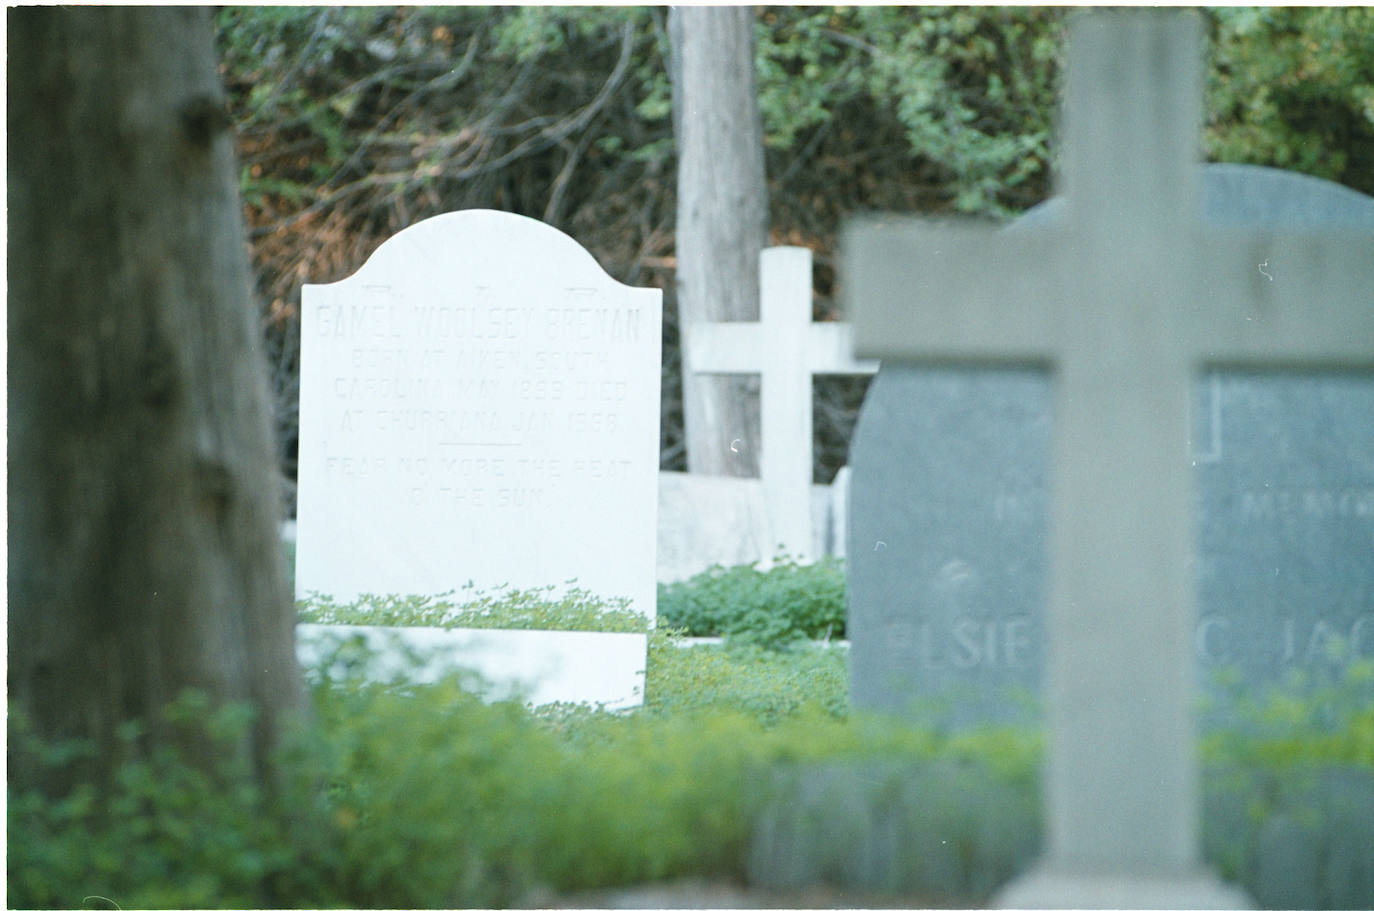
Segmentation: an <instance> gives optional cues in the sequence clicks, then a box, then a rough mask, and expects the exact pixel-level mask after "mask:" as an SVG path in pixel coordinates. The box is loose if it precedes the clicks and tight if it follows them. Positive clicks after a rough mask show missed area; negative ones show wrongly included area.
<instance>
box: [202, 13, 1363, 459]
mask: <svg viewBox="0 0 1374 911" xmlns="http://www.w3.org/2000/svg"><path fill="white" fill-rule="evenodd" d="M1205 16H1206V22H1207V30H1208V35H1209V42H1210V46H1209V51H1210V54H1211V61H1212V62H1211V66H1210V68H1209V71H1208V92H1207V109H1208V122H1207V129H1206V152H1207V155H1208V157H1209V158H1211V159H1212V160H1220V161H1238V162H1250V163H1255V164H1269V165H1276V166H1280V167H1287V168H1293V169H1297V170H1300V171H1305V172H1308V173H1313V174H1316V175H1318V176H1322V177H1327V178H1330V179H1333V180H1337V181H1340V182H1342V183H1345V184H1347V185H1349V186H1352V187H1354V188H1356V189H1360V190H1363V191H1364V192H1370V193H1374V10H1371V9H1370V8H1367V7H1348V8H1325V9H1324V8H1274V9H1242V8H1221V9H1216V10H1210V11H1207V12H1206V14H1205ZM217 21H218V25H219V39H220V47H221V51H222V54H223V61H224V62H223V71H224V76H225V80H226V82H227V84H228V86H229V90H230V99H231V110H232V113H233V115H234V118H235V120H236V122H237V124H238V130H239V152H240V156H241V159H242V166H243V174H242V188H243V192H244V199H245V211H246V213H247V220H248V223H249V225H250V229H251V239H252V246H253V258H254V263H255V266H256V269H257V276H258V280H257V290H258V296H259V299H260V302H261V307H262V313H263V317H264V324H265V330H266V334H267V340H268V352H269V356H270V359H271V361H272V364H273V371H274V377H275V384H276V402H277V421H278V430H279V434H280V438H281V446H282V459H283V465H284V470H285V473H286V474H287V476H288V477H294V472H295V465H294V452H295V433H296V408H297V401H298V392H297V376H298V361H297V358H298V351H299V322H298V312H299V302H300V285H301V284H302V283H303V282H305V281H307V280H309V281H312V282H317V283H322V282H329V281H335V280H338V279H340V278H343V277H345V276H347V275H349V274H351V273H352V272H353V271H354V270H356V269H357V268H358V267H359V266H360V265H361V264H362V263H363V262H364V261H365V259H366V257H367V256H368V255H369V254H370V253H371V252H372V250H373V249H375V248H376V246H377V245H378V244H379V243H381V241H382V240H384V239H385V238H386V237H389V236H390V235H391V234H394V233H395V232H396V231H398V230H399V229H401V228H403V227H405V226H406V225H408V224H411V223H413V222H414V221H417V220H419V219H421V218H425V217H427V216H430V215H434V214H437V213H439V212H442V211H447V210H452V209H461V208H473V207H487V208H496V209H504V210H509V211H512V212H518V213H520V214H523V215H529V216H532V217H535V218H538V219H541V220H543V221H546V222H548V223H550V224H553V225H555V226H557V227H559V228H561V229H563V230H564V231H567V232H568V233H570V234H572V235H573V236H574V237H576V238H577V239H578V240H579V241H580V242H581V243H582V244H583V245H585V246H586V247H587V248H588V249H590V250H591V251H592V252H593V253H594V254H595V255H596V257H597V259H598V260H599V261H600V262H601V263H602V265H603V266H604V267H605V268H606V269H607V270H608V271H609V272H610V273H611V274H612V275H614V276H615V277H616V278H617V279H619V280H620V281H623V282H627V283H630V284H635V285H649V286H658V287H661V288H663V289H664V290H665V292H666V294H665V303H666V313H665V317H666V318H665V320H664V343H665V344H664V352H665V357H664V375H663V390H664V391H663V405H664V408H663V424H662V448H661V452H662V456H661V461H662V464H663V465H664V467H667V468H678V469H680V468H682V467H683V464H684V463H683V455H682V453H683V448H682V426H681V412H680V404H679V403H680V376H679V370H680V366H679V361H678V357H677V350H678V346H677V321H676V309H675V302H674V295H673V266H674V259H673V251H674V243H673V220H674V213H675V210H676V200H675V179H676V177H675V161H674V152H673V143H672V125H671V123H672V117H671V113H672V103H671V102H672V99H671V87H670V84H669V78H668V73H669V71H670V63H671V48H670V47H669V45H668V41H667V34H666V9H665V8H663V7H607V8H596V7H577V8H556V7H358V8H335V7H326V8H309V7H229V8H226V9H224V10H222V11H221V12H220V13H219V15H218V20H217ZM755 30H756V38H757V67H758V73H759V92H760V106H761V109H762V115H763V118H764V128H765V144H766V157H767V169H768V182H769V198H770V201H771V202H770V210H771V212H770V214H771V219H772V232H771V242H772V243H790V244H802V245H805V246H808V247H810V248H811V249H812V250H813V251H814V252H815V254H816V275H815V279H816V282H815V284H816V289H817V298H816V304H815V315H816V317H817V318H819V319H831V318H834V317H835V305H834V302H835V291H836V289H835V286H834V259H833V254H834V246H835V232H836V228H837V226H838V224H839V222H840V220H841V219H842V218H844V217H846V216H848V215H850V214H853V213H856V212H860V211H863V210H877V209H881V210H893V211H906V212H928V213H964V214H972V215H983V216H988V217H1001V216H1005V215H1007V214H1009V213H1014V212H1018V211H1022V210H1024V209H1026V208H1027V207H1029V206H1031V205H1033V204H1035V203H1036V202H1039V201H1040V200H1042V199H1044V198H1045V197H1046V196H1047V195H1048V194H1049V192H1050V186H1051V184H1050V176H1051V171H1052V166H1053V159H1054V145H1053V142H1054V137H1053V131H1052V124H1053V121H1054V104H1055V98H1056V90H1057V85H1058V78H1059V68H1060V61H1061V57H1062V48H1063V30H1064V11H1063V10H1062V9H1059V8H1033V7H1031V8H1028V7H1020V8H1001V9H999V8H992V7H979V8H961V7H950V8H941V7H761V8H760V10H759V14H758V18H757V20H756V25H755ZM865 386H866V380H864V379H862V378H826V379H824V380H821V381H818V382H817V388H818V396H817V405H816V422H815V424H816V432H817V437H818V443H819V445H818V447H817V454H816V465H815V478H816V480H817V481H822V482H828V481H829V480H830V479H831V477H832V476H833V474H834V471H835V470H836V469H837V468H838V467H839V466H840V465H841V464H843V462H844V460H845V455H846V450H847V446H848V440H849V435H850V431H851V429H852V424H853V421H854V418H855V416H856V413H857V409H858V406H859V403H860V401H861V399H862V394H863V390H864V388H865Z"/></svg>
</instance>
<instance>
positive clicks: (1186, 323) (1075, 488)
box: [844, 10, 1374, 907]
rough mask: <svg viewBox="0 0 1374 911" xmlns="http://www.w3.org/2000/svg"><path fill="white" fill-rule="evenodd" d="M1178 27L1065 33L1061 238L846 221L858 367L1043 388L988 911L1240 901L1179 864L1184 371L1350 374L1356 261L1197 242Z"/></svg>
mask: <svg viewBox="0 0 1374 911" xmlns="http://www.w3.org/2000/svg"><path fill="white" fill-rule="evenodd" d="M1201 56H1202V55H1201V43H1200V37H1199V32H1198V26H1197V19H1196V16H1195V15H1193V14H1191V13H1186V12H1177V11H1158V10H1135V11H1130V12H1120V11H1118V12H1094V13H1088V14H1080V15H1079V16H1078V17H1077V18H1076V19H1075V20H1074V22H1073V23H1072V28H1071V32H1070V58H1069V67H1068V73H1067V77H1068V85H1067V105H1066V111H1065V127H1066V131H1067V132H1066V134H1065V139H1064V146H1063V149H1064V159H1065V167H1064V172H1063V174H1064V176H1063V178H1062V182H1063V186H1062V187H1061V192H1062V193H1063V195H1064V196H1066V197H1067V202H1068V207H1069V212H1068V217H1067V218H1066V219H1065V221H1064V223H1063V225H1062V227H1058V228H1054V229H1047V230H1043V231H1025V232H1020V233H1009V234H997V233H989V232H988V231H983V230H974V229H957V228H952V227H949V226H930V225H922V224H918V223H915V222H913V221H910V220H900V219H892V218H886V219H883V218H879V219H868V220H866V221H863V222H860V223H858V224H856V225H855V226H853V227H851V228H850V229H849V230H848V232H847V233H846V236H845V239H844V250H845V259H844V267H845V272H844V282H845V284H846V286H847V287H848V288H849V305H850V314H851V317H852V320H853V322H854V325H855V342H856V348H857V350H858V353H859V354H860V355H861V356H865V357H881V358H883V359H885V360H891V361H903V362H914V363H924V364H965V365H968V364H973V365H977V364H987V365H1008V364H1020V365H1025V364H1037V365H1042V366H1044V367H1046V368H1048V369H1049V370H1050V372H1051V375H1052V377H1053V379H1052V382H1053V409H1054V410H1053V420H1054V428H1055V429H1054V431H1053V433H1054V437H1053V439H1054V442H1053V456H1052V459H1053V462H1052V465H1053V482H1052V494H1051V497H1052V507H1051V510H1052V512H1051V517H1050V525H1051V528H1052V532H1051V534H1052V541H1051V548H1050V556H1051V583H1050V585H1051V590H1050V592H1049V613H1048V639H1047V668H1046V681H1045V699H1046V711H1047V721H1048V725H1049V752H1048V767H1047V770H1046V780H1045V801H1046V818H1047V826H1048V833H1047V835H1048V839H1047V845H1048V848H1047V855H1046V857H1045V858H1044V860H1043V861H1042V863H1041V865H1040V866H1039V868H1038V869H1037V870H1035V871H1033V872H1032V873H1031V874H1029V875H1028V876H1027V877H1025V878H1023V880H1021V881H1020V882H1019V883H1017V884H1014V885H1013V887H1012V888H1011V889H1010V890H1009V891H1007V892H1005V893H1004V894H1003V896H1002V900H1003V901H1005V902H1008V903H1011V904H1017V905H1020V904H1033V905H1040V906H1056V905H1061V906H1063V905H1076V904H1084V905H1096V906H1098V907H1127V906H1131V905H1133V904H1136V903H1144V904H1147V905H1153V906H1157V907H1167V906H1169V905H1172V904H1183V905H1193V906H1195V907H1203V906H1205V905H1206V904H1209V903H1216V904H1226V903H1228V902H1232V901H1239V900H1243V899H1240V897H1239V896H1237V895H1235V894H1228V893H1227V891H1226V890H1224V889H1221V888H1220V884H1219V883H1215V882H1213V881H1212V880H1210V879H1208V878H1207V876H1206V875H1205V873H1204V871H1203V870H1202V868H1201V865H1200V860H1199V856H1200V854H1199V844H1198V820H1197V815H1198V809H1197V808H1198V797H1197V792H1198V773H1197V763H1196V758H1195V755H1194V753H1195V750H1194V734H1193V719H1192V715H1191V700H1192V697H1193V694H1194V688H1193V651H1192V648H1191V645H1190V643H1191V638H1190V637H1191V630H1192V629H1193V614H1194V599H1193V581H1194V580H1193V579H1192V576H1191V571H1190V561H1191V559H1192V553H1193V546H1192V541H1193V532H1194V529H1193V515H1194V513H1193V508H1192V507H1193V504H1192V500H1191V497H1192V490H1191V484H1192V478H1191V473H1190V466H1189V462H1188V460H1187V433H1188V427H1189V415H1190V400H1189V397H1190V389H1191V386H1192V382H1193V379H1194V377H1195V376H1196V375H1197V373H1198V371H1199V370H1200V369H1201V368H1203V367H1204V366H1208V365H1222V366H1262V367H1277V368H1299V369H1307V368H1371V367H1374V237H1370V236H1344V237H1340V236H1311V235H1299V234H1292V233H1280V232H1277V231H1271V232H1254V231H1249V232H1241V231H1220V230H1211V229H1207V228H1205V227H1203V226H1202V224H1201V221H1200V219H1199V218H1198V213H1197V207H1196V205H1195V200H1194V183H1195V180H1196V177H1197V168H1196V161H1197V154H1198V151H1199V128H1200V124H1201V110H1200V102H1201V97H1202V87H1201V78H1200V77H1201Z"/></svg>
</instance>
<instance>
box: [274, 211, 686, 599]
mask: <svg viewBox="0 0 1374 911" xmlns="http://www.w3.org/2000/svg"><path fill="white" fill-rule="evenodd" d="M660 294H661V292H659V291H657V290H651V289H636V288H630V287H627V286H624V285H621V284H619V283H618V282H616V281H614V280H612V279H611V278H610V277H609V276H607V275H606V274H605V272H604V271H602V269H601V267H600V266H599V265H598V264H597V263H596V261H595V260H594V259H593V258H592V256H591V255H590V254H589V253H587V252H586V251H585V250H584V249H583V248H582V247H581V246H580V245H578V244H577V243H576V242H575V241H574V240H572V239H571V238H569V237H567V236H566V235H564V234H562V233H561V232H559V231H557V230H555V229H553V228H550V227H548V226H546V225H543V224H541V223H539V222H537V221H534V220H532V219H528V218H524V217H522V216H518V215H512V214H509V213H503V212H491V211H465V212H454V213H450V214H447V215H441V216H438V217H436V218H432V219H428V220H426V221H423V222H420V223H418V224H416V225H413V226H411V227H409V228H407V229H406V230H404V231H402V232H400V233H399V234H397V235H396V236H395V237H393V238H391V239H390V240H388V241H387V242H386V243H384V244H383V245H382V246H381V247H380V248H379V249H378V250H377V251H376V253H374V254H373V256H372V257H371V259H369V260H368V262H367V263H366V264H365V265H364V266H363V267H362V268H361V269H360V270H359V271H358V272H357V273H356V274H355V275H353V276H352V277H350V278H348V279H346V280H344V281H341V282H338V283H335V284H332V285H318V286H311V285H307V286H306V287H305V290H304V293H303V299H302V304H303V314H302V337H303V340H302V358H301V360H302V370H301V435H300V438H301V449H300V490H299V532H298V537H299V544H298V552H297V586H296V587H297V592H298V593H299V594H301V595H304V594H305V593H307V592H311V591H317V592H321V593H326V594H330V595H333V596H335V597H337V598H341V599H345V598H352V597H354V596H356V595H357V594H359V593H374V594H421V595H436V594H440V593H443V592H446V591H451V590H453V589H459V588H462V587H463V586H464V585H466V584H467V583H469V582H473V583H475V584H476V586H477V587H478V588H490V587H494V586H498V585H511V586H515V587H518V588H531V587H539V586H545V585H554V586H557V587H562V586H564V585H565V584H566V583H569V582H570V580H574V579H575V580H576V585H577V586H579V587H581V588H584V589H588V590H590V591H593V592H595V593H597V594H599V595H603V596H606V597H625V598H629V599H631V601H632V603H633V605H634V606H635V607H636V608H637V609H639V610H641V611H643V612H645V613H647V614H648V615H650V616H652V614H653V612H654V604H655V581H654V546H655V524H656V503H657V473H658V411H659V347H660V335H661V330H660V325H661V306H660Z"/></svg>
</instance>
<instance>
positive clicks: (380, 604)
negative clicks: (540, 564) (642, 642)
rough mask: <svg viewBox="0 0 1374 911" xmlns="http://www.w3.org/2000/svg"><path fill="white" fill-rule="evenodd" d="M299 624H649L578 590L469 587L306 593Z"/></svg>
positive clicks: (617, 603) (625, 627)
mask: <svg viewBox="0 0 1374 911" xmlns="http://www.w3.org/2000/svg"><path fill="white" fill-rule="evenodd" d="M296 615H297V619H298V620H299V622H301V623H323V624H331V625H333V624H339V625H349V626H429V627H440V628H443V629H459V628H462V629H542V630H571V631H587V632H597V633H643V632H647V631H648V629H649V621H648V619H647V618H645V616H644V615H643V614H641V613H640V612H638V611H636V610H633V609H631V608H630V607H629V600H628V599H626V598H618V599H616V598H612V599H606V598H601V597H598V596H596V595H593V594H591V593H590V592H588V591H585V590H583V589H580V588H571V589H568V590H566V591H564V592H562V593H561V594H560V593H559V592H558V589H557V586H553V585H548V586H545V587H543V588H532V589H516V588H504V587H503V588H498V589H496V590H495V591H490V592H488V591H482V590H478V589H476V588H474V587H473V586H472V585H471V584H469V585H468V587H466V588H463V589H461V590H457V591H452V592H445V593H444V594H441V595H437V596H434V597H426V596H421V595H362V596H360V597H358V598H357V599H356V600H354V601H351V602H347V603H342V604H341V603H339V602H337V601H336V600H335V599H334V598H332V597H331V596H329V595H322V594H319V593H314V592H312V593H311V595H310V596H309V597H308V598H305V599H303V600H301V601H298V602H296Z"/></svg>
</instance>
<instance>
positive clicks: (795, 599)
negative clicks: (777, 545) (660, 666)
mask: <svg viewBox="0 0 1374 911" xmlns="http://www.w3.org/2000/svg"><path fill="white" fill-rule="evenodd" d="M844 591H845V590H844V562H843V561H842V560H838V559H836V558H834V557H824V558H822V559H820V560H817V561H816V562H815V563H810V564H804V563H799V562H797V560H795V559H794V558H791V557H788V556H787V555H785V554H784V555H782V556H781V557H780V558H779V559H778V560H776V561H775V562H774V564H773V566H772V567H770V568H768V569H766V570H761V569H759V568H758V564H756V563H749V564H745V565H742V566H729V567H726V566H713V567H711V568H710V569H708V570H706V571H705V572H702V573H698V574H697V575H695V576H692V577H691V578H690V579H687V580H685V581H682V582H674V583H671V584H666V585H659V587H658V619H659V623H660V624H664V625H667V626H670V627H674V628H677V629H682V630H684V631H685V632H686V634H687V635H689V636H723V637H728V638H732V639H736V640H741V641H746V642H752V643H755V644H758V645H762V646H765V647H769V648H779V647H785V646H788V645H791V644H795V643H796V642H797V641H799V640H802V639H823V640H829V639H843V638H844V633H845V629H844V617H845V594H844Z"/></svg>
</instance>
